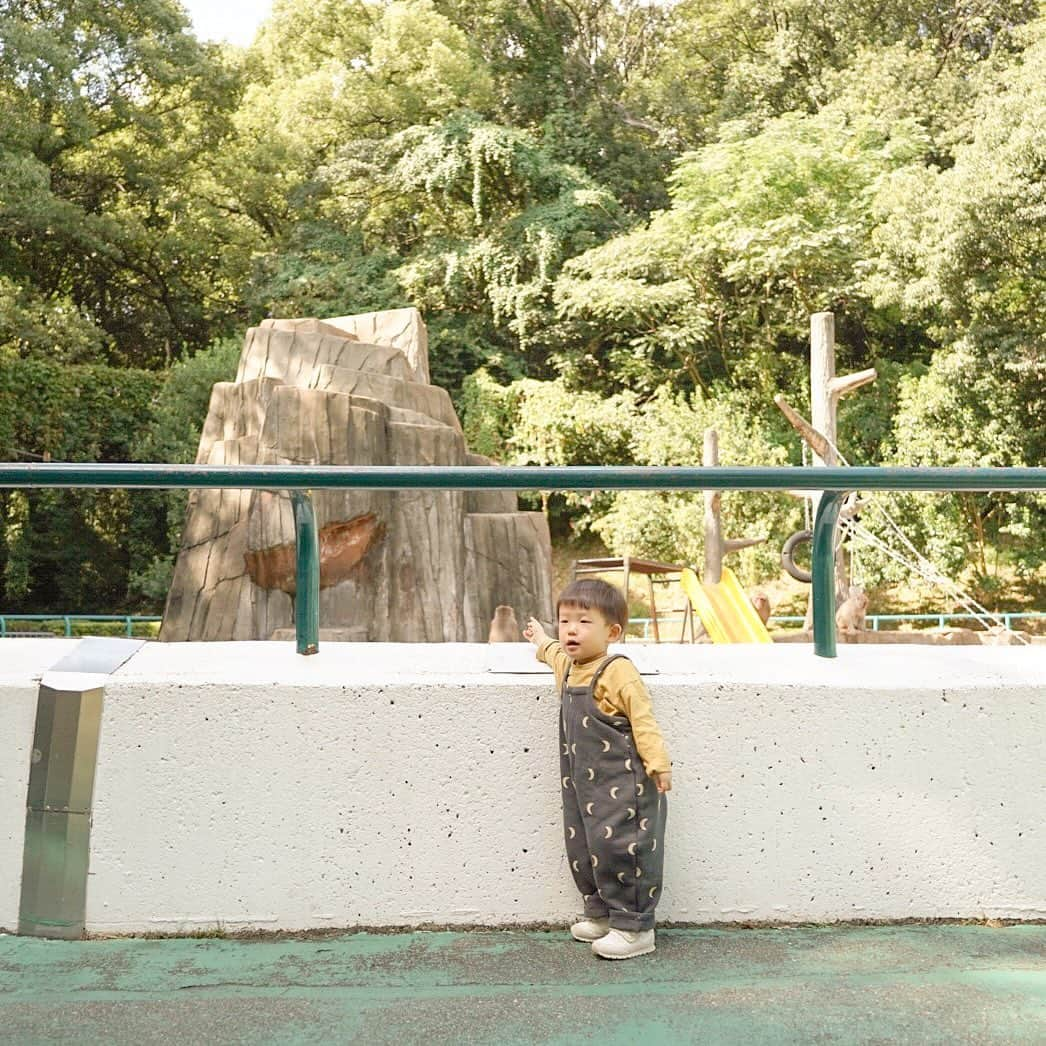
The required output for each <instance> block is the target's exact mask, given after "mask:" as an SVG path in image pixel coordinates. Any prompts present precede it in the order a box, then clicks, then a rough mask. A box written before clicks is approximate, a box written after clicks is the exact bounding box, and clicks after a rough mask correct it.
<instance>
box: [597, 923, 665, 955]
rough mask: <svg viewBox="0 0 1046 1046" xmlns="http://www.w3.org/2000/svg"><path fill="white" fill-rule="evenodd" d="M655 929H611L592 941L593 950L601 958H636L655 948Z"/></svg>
mask: <svg viewBox="0 0 1046 1046" xmlns="http://www.w3.org/2000/svg"><path fill="white" fill-rule="evenodd" d="M654 947H655V945H654V931H653V930H635V931H633V930H610V931H609V932H608V933H607V935H606V936H605V937H601V938H600V939H599V940H598V941H593V942H592V951H594V952H595V953H596V955H598V956H599V957H600V958H601V959H634V958H635V957H636V956H637V955H647V954H648V953H649V952H652V951H653V950H654Z"/></svg>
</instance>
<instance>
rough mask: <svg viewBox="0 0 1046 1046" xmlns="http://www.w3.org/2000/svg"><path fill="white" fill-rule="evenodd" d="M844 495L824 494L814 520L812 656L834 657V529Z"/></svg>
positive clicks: (832, 492)
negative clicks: (813, 654)
mask: <svg viewBox="0 0 1046 1046" xmlns="http://www.w3.org/2000/svg"><path fill="white" fill-rule="evenodd" d="M846 496H847V492H846V491H841V490H837V491H825V492H824V493H823V494H822V495H821V500H820V502H819V503H818V506H817V515H816V517H815V518H814V537H813V545H812V553H811V555H812V570H811V572H812V573H813V576H814V579H813V584H812V585H811V588H812V590H813V600H814V653H815V654H817V655H818V656H819V657H835V527H836V524H837V523H838V522H839V512H840V510H841V509H842V507H843V501H845V500H846Z"/></svg>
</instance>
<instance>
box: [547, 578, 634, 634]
mask: <svg viewBox="0 0 1046 1046" xmlns="http://www.w3.org/2000/svg"><path fill="white" fill-rule="evenodd" d="M564 606H567V607H582V608H583V609H585V610H598V611H599V613H600V614H601V615H602V616H603V620H604V621H606V623H607V624H608V625H620V626H621V628H622V629H625V628H627V627H628V604H627V603H626V602H625V597H624V596H623V595H622V594H621V589H619V588H616V587H615V586H614V585H608V584H607V583H606V582H605V581H572V582H571V583H570V584H569V585H567V587H566V588H565V589H563V591H562V592H560V594H559V599H558V600H557V601H556V617H559V608H560V607H564Z"/></svg>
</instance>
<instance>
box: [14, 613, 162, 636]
mask: <svg viewBox="0 0 1046 1046" xmlns="http://www.w3.org/2000/svg"><path fill="white" fill-rule="evenodd" d="M162 620H163V618H162V617H149V616H145V615H142V614H0V638H3V637H4V636H6V635H7V634H8V633H9V632H12V631H21V630H20V629H19V630H16V629H13V628H12V622H14V623H16V624H20V623H22V622H29V623H30V624H38V625H45V624H47V625H49V624H51V623H52V622H54V623H55V624H57V625H58V627H59V628H61V629H62V634H63V635H66V636H72V635H75V634H76V633H75V627H76V625H77V624H78V623H79V622H81V621H86V622H88V623H92V622H95V621H101V622H105V623H107V624H108V623H110V622H119V623H120V624H122V625H123V630H124V634H125V635H128V636H133V635H134V626H135V625H152V624H156V622H158V621H162ZM40 631H42V632H48V633H50V634H52V635H54V634H56V633H54V632H52V631H51V630H50V629H48V628H41V629H40Z"/></svg>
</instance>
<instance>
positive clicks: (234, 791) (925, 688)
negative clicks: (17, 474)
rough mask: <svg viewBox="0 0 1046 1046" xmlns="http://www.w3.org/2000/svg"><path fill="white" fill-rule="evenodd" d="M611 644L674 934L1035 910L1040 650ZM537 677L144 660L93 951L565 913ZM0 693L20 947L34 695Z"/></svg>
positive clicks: (118, 729)
mask: <svg viewBox="0 0 1046 1046" xmlns="http://www.w3.org/2000/svg"><path fill="white" fill-rule="evenodd" d="M33 642H36V643H38V644H46V645H47V647H48V649H49V650H57V646H56V644H53V643H50V642H48V641H46V640H40V641H30V640H22V641H12V640H5V641H4V642H3V643H2V644H0V657H5V656H6V652H7V650H8V649H9V647H8V645H7V644H17V643H22V644H30V643H33ZM628 649H629V652H630V653H632V654H634V656H635V658H636V660H637V663H638V664H639V665H640V667H641V669H649V670H656V671H657V674H652V675H648V676H647V682H648V684H649V685H650V688H651V691H652V693H653V695H654V702H655V709H656V711H657V714H658V716H659V719H660V720H661V723H662V727H663V729H664V732H665V734H666V737H667V739H668V744H669V749H670V751H671V753H672V755H673V759H674V763H675V788H674V790H673V792H672V793H671V796H670V812H669V819H668V833H667V840H666V877H665V885H664V894H663V897H664V900H663V901H662V903H661V905H660V907H659V916H660V918H661V919H662V920H664V921H668V920H672V921H685V922H698V923H707V922H718V921H737V920H780V921H797V920H836V919H855V918H859V919H869V918H874V919H899V918H909V917H919V918H929V917H935V918H936V917H974V918H976V917H998V918H1007V919H1010V918H1012V919H1042V918H1046V871H1044V869H1046V829H1044V826H1043V821H1042V811H1043V810H1044V809H1046V774H1044V772H1043V767H1044V766H1046V686H1044V683H1043V681H1044V680H1046V649H1043V648H1036V649H1025V648H988V647H986V648H975V647H953V648H933V647H923V648H919V647H911V646H905V647H897V648H889V647H885V648H884V647H881V646H875V647H872V646H868V647H866V646H844V647H842V648H841V650H840V656H839V658H838V659H836V660H833V661H829V660H824V659H820V658H816V657H815V656H814V655H813V653H812V651H811V649H810V648H809V647H804V646H796V645H787V646H779V647H774V648H767V647H759V648H756V647H719V648H713V647H708V646H685V647H680V646H662V647H657V648H652V647H630V648H628ZM62 653H64V651H62ZM531 657H532V655H531V653H530V650H529V648H528V647H525V646H523V645H519V646H513V647H507V646H503V647H495V648H487V647H485V646H478V645H476V646H468V645H464V644H461V645H457V644H453V645H452V644H448V645H442V646H421V645H402V646H400V645H383V644H360V645H350V644H325V645H324V646H323V647H322V648H321V651H320V653H319V654H318V655H317V656H315V657H309V658H304V657H299V656H298V655H296V654H295V653H294V650H293V644H276V643H224V644H192V645H190V644H184V645H183V644H150V645H148V646H147V647H145V648H144V649H143V650H142V651H141V652H140V653H139V654H137V655H136V656H135V657H134V658H132V659H131V660H130V661H129V662H128V663H127V664H125V665H124V666H123V667H122V668H121V669H120V670H118V672H117V673H116V674H115V675H114V676H112V677H111V679H110V682H109V684H108V686H107V687H106V694H105V713H104V720H103V729H102V739H101V747H100V752H99V767H98V773H97V777H96V785H95V814H94V823H93V824H94V826H93V831H92V856H91V872H90V883H89V888H88V910H87V922H88V927H89V930H90V931H92V932H96V933H127V932H137V931H160V932H171V933H173V932H179V931H186V930H194V929H201V928H206V927H214V926H219V925H220V926H223V927H225V928H227V929H238V928H245V927H256V928H260V929H290V928H304V927H317V926H353V925H414V924H420V923H463V924H467V923H485V924H511V923H518V922H521V923H527V922H537V921H562V920H566V919H567V918H569V917H570V916H571V915H572V914H573V913H574V912H576V910H577V907H578V904H577V898H576V897H575V895H574V891H573V885H572V883H571V880H570V877H569V874H568V872H567V868H566V862H565V859H564V857H563V851H562V842H561V829H560V824H559V784H558V761H557V760H558V756H557V743H556V711H557V708H556V700H555V697H554V694H553V692H552V686H551V675H550V674H547V673H546V670H544V669H543V668H542V667H541V666H538V665H536V664H532V662H531ZM30 660H31V659H30ZM55 660H57V657H55ZM491 663H498V664H500V665H501V667H506V668H509V669H513V670H514V671H511V672H509V673H508V674H506V673H502V672H491V671H489V666H490V664H491ZM44 667H46V666H44ZM542 673H546V674H542ZM0 687H2V689H0V744H2V745H3V746H4V747H3V750H2V753H0V754H2V757H3V758H4V760H5V763H4V765H2V766H0V847H2V851H0V925H7V926H8V927H11V926H13V925H14V923H15V921H16V918H15V916H16V914H17V913H16V907H17V900H18V883H17V875H18V874H19V873H20V870H21V834H20V825H21V819H22V818H23V817H24V807H25V782H26V776H27V774H26V772H27V769H28V752H29V746H30V743H31V736H32V711H33V708H34V707H35V702H34V701H32V700H30V699H29V695H28V692H27V687H26V685H25V681H24V680H23V681H21V682H19V681H18V680H17V679H16V680H15V681H14V683H12V684H8V683H7V682H6V681H5V679H2V678H0ZM12 734H13V735H17V736H12ZM11 754H13V756H14V758H15V765H14V771H15V772H11V771H10V770H9V768H8V766H7V763H6V760H7V758H8V756H9V755H11ZM15 827H17V828H18V830H17V831H16V830H15ZM12 836H13V837H12ZM15 843H17V847H16V846H15V845H14V844H15ZM15 849H17V855H16V854H15V852H14V851H15ZM16 856H17V860H15V857H16ZM12 874H14V876H15V879H14V881H12V878H11V877H12ZM12 899H13V903H14V905H15V908H12ZM12 912H14V915H12V914H10V913H12Z"/></svg>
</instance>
